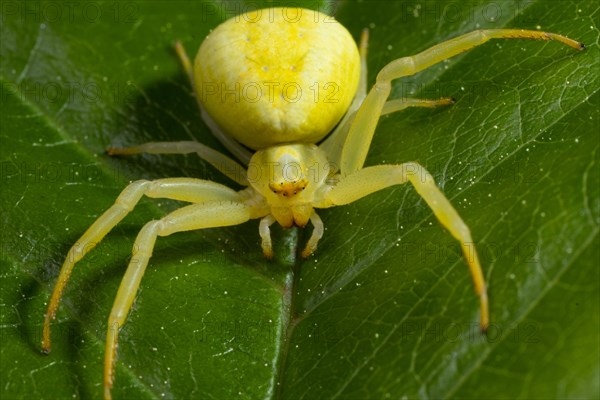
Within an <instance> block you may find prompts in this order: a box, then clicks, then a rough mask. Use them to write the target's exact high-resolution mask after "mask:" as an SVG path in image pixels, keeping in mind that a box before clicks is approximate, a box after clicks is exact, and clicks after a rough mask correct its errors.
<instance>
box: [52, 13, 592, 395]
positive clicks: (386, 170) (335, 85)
mask: <svg viewBox="0 0 600 400" xmlns="http://www.w3.org/2000/svg"><path fill="white" fill-rule="evenodd" d="M290 15H293V16H294V18H293V19H290V18H289V16H290ZM489 39H538V40H556V41H558V42H561V43H564V44H566V45H568V46H570V47H573V48H575V49H578V50H581V49H583V48H584V46H583V44H581V43H579V42H577V41H574V40H572V39H569V38H567V37H565V36H561V35H558V34H554V33H547V32H540V31H528V30H521V29H489V30H477V31H474V32H471V33H467V34H465V35H462V36H459V37H456V38H454V39H451V40H448V41H446V42H443V43H441V44H438V45H436V46H433V47H431V48H429V49H427V50H425V51H423V52H421V53H419V54H416V55H414V56H410V57H403V58H399V59H397V60H394V61H392V62H390V63H389V64H387V65H386V66H385V67H384V68H383V69H382V70H381V71H380V72H379V74H378V75H377V80H376V82H375V84H374V85H373V87H372V88H371V90H370V91H369V92H368V93H367V82H366V77H367V73H366V71H367V67H366V55H367V32H366V31H364V32H363V35H362V39H361V44H360V49H359V48H357V46H356V44H355V42H354V40H353V39H352V36H351V35H350V33H349V32H348V31H347V30H346V29H345V28H344V27H343V26H342V25H340V24H339V23H337V22H335V20H333V19H332V18H331V17H328V16H327V15H324V14H321V13H319V12H316V11H311V10H305V9H294V10H288V9H281V8H273V9H265V10H258V11H255V12H252V13H247V14H243V15H241V16H238V17H235V18H232V19H230V20H228V21H226V22H224V23H223V24H221V25H219V26H218V27H217V28H216V29H215V30H214V31H212V32H211V33H210V34H209V36H208V37H207V38H206V39H205V40H204V42H203V43H202V45H201V46H200V49H199V51H198V55H197V56H196V59H195V63H194V65H193V66H192V65H191V63H190V60H189V58H188V56H187V55H186V53H185V51H184V50H183V47H182V46H181V44H179V43H177V44H176V49H177V52H178V54H179V56H180V58H181V62H182V64H183V68H184V69H185V71H186V72H187V74H188V75H189V78H190V80H191V82H192V86H193V88H194V91H195V94H196V97H197V99H198V102H199V105H200V108H201V110H202V117H203V119H204V121H205V122H206V124H207V125H208V126H209V127H210V129H211V131H212V132H213V133H214V135H215V136H216V137H217V138H218V139H219V140H220V141H221V142H222V143H223V145H224V146H225V147H226V148H227V149H228V150H229V151H230V152H231V153H232V154H233V155H234V156H235V157H236V158H237V159H238V160H239V161H240V162H241V163H242V164H243V165H244V167H242V166H241V165H240V164H239V163H238V161H235V160H233V159H232V158H230V157H228V156H226V155H223V154H221V153H218V152H217V151H215V150H212V149H210V148H208V147H206V146H204V145H203V144H201V143H197V142H172V143H163V142H160V143H158V142H156V143H145V144H141V145H139V146H133V147H128V148H110V149H109V154H113V155H131V154H138V153H155V154H159V153H160V154H186V153H197V154H198V155H199V156H200V157H201V158H203V159H204V160H206V161H207V162H209V163H210V164H212V165H213V166H215V167H216V168H217V169H219V170H220V171H222V172H223V173H224V174H225V175H226V176H228V177H229V178H231V179H232V180H233V181H235V182H237V183H239V184H241V185H243V186H245V187H246V188H245V189H242V190H240V191H235V190H233V189H230V188H228V187H226V186H224V185H221V184H218V183H215V182H211V181H206V180H202V179H194V178H165V179H157V180H154V181H147V180H140V181H136V182H133V183H131V184H130V185H129V186H127V187H126V188H125V190H123V192H122V193H121V194H120V196H119V197H118V198H117V200H116V202H115V204H114V205H113V206H111V207H110V208H109V209H108V210H107V211H106V212H105V213H104V214H102V216H101V217H99V218H98V219H97V220H96V222H94V223H93V224H92V226H91V227H90V228H89V229H88V230H87V231H86V232H85V233H84V234H83V236H82V237H81V238H80V239H79V240H78V241H77V243H76V244H75V245H74V246H73V247H72V248H71V250H70V252H69V256H68V257H67V259H66V260H65V262H64V264H63V266H62V269H61V272H60V276H59V278H58V282H57V284H56V286H55V288H54V292H53V293H52V298H51V300H50V304H49V305H48V310H47V313H46V315H45V321H44V331H43V342H42V346H43V349H44V351H45V352H49V351H50V322H51V321H52V319H53V318H54V316H55V314H56V310H57V307H58V303H59V301H60V297H61V294H62V292H63V289H64V287H65V285H66V283H67V281H68V279H69V276H70V275H71V271H72V270H73V267H74V265H75V263H76V262H77V261H79V260H80V259H81V258H82V257H83V256H84V255H85V253H86V251H87V250H89V249H90V248H91V247H93V246H90V245H93V244H95V243H97V242H99V241H100V240H102V238H103V237H104V236H105V235H106V234H107V233H108V232H109V231H110V230H111V229H112V228H113V227H114V226H115V225H116V224H118V223H119V222H120V221H121V220H122V219H123V218H124V217H125V216H126V215H127V214H128V213H129V212H130V211H131V210H132V209H133V208H134V207H135V205H136V204H137V202H138V201H139V200H140V198H141V197H142V196H144V195H145V196H148V197H156V198H168V199H174V200H181V201H186V202H190V203H192V204H191V205H188V206H185V207H182V208H181V209H179V210H177V211H174V212H172V213H170V214H168V215H166V216H165V217H163V218H161V219H160V220H157V221H150V222H148V223H147V224H146V225H144V227H143V228H142V230H141V231H140V233H139V234H138V236H137V239H136V241H135V245H134V247H135V248H137V253H136V257H135V260H132V262H130V264H129V266H128V267H127V272H126V273H125V276H124V277H123V281H122V283H121V286H120V287H119V290H118V293H117V296H116V299H115V302H114V305H113V308H112V311H111V313H110V316H109V319H108V333H107V338H106V350H105V362H104V397H105V398H106V399H109V398H110V397H111V387H112V383H113V373H114V363H115V360H116V349H117V339H118V333H119V329H120V328H121V326H122V325H123V324H124V322H125V319H126V318H127V314H128V313H129V310H130V309H131V305H132V303H133V300H134V297H135V294H136V292H137V289H138V287H139V284H140V281H141V279H142V276H143V274H144V271H145V269H146V266H147V264H148V260H149V258H150V256H151V255H152V249H153V247H154V243H155V241H156V238H157V237H158V236H166V235H170V234H172V233H175V232H181V231H188V230H195V229H203V228H213V227H220V226H229V225H237V224H241V223H244V222H246V221H248V220H250V219H255V218H260V225H259V235H260V237H261V239H262V250H263V252H264V254H265V256H266V257H268V258H271V257H272V255H273V250H272V243H271V235H270V229H269V227H270V226H271V225H272V224H273V223H275V222H277V223H279V224H280V225H281V226H283V227H284V228H289V227H292V226H299V227H304V226H306V225H307V224H308V222H309V221H310V222H311V223H312V225H313V231H312V234H311V236H310V238H309V239H308V242H307V243H306V247H304V250H303V251H302V256H303V257H308V256H310V255H311V254H312V253H313V252H314V251H315V250H316V248H317V243H318V242H319V239H320V238H321V236H322V235H323V222H322V221H321V218H320V217H319V215H318V214H317V212H316V211H315V210H316V209H320V208H328V207H334V206H339V205H343V204H348V203H352V202H353V201H356V200H359V199H360V198H362V197H365V196H367V195H369V194H371V193H373V192H376V191H378V190H381V189H384V188H387V187H389V186H392V185H399V184H403V183H406V182H410V183H412V185H413V186H414V188H415V189H416V191H417V192H418V193H419V195H420V196H421V197H423V199H424V200H425V201H426V202H427V204H428V205H429V206H430V207H431V209H432V211H433V212H434V214H435V215H436V217H437V218H438V219H439V221H440V222H441V223H442V225H443V226H444V227H446V228H447V229H448V230H449V231H450V233H451V234H452V235H453V236H454V237H455V238H456V239H457V240H458V241H459V242H460V245H461V247H462V249H463V253H464V255H465V259H466V262H467V264H468V266H469V268H470V271H471V274H472V277H473V281H474V284H475V291H476V292H477V295H478V296H479V299H480V303H481V305H480V307H481V314H480V326H481V329H482V330H485V329H486V327H487V326H488V323H489V317H488V300H487V293H486V285H485V281H484V278H483V273H482V270H481V266H480V263H479V260H478V258H477V253H476V252H475V250H474V249H473V248H472V243H473V240H472V238H471V234H470V232H469V228H468V227H467V225H466V224H465V223H464V222H463V220H462V219H461V217H460V216H459V215H458V213H457V212H456V210H455V209H454V208H453V207H452V205H451V204H450V202H449V201H448V199H447V198H446V197H445V196H444V195H443V194H442V192H441V191H440V190H439V189H438V188H437V187H436V185H435V183H434V181H433V179H432V177H431V175H430V174H429V173H428V172H427V171H426V170H425V168H423V167H422V166H421V165H419V164H417V163H416V162H408V163H404V164H399V165H377V166H371V167H363V164H364V162H365V158H366V156H367V152H368V150H369V145H370V143H371V139H372V138H373V134H374V133H375V128H376V126H377V122H378V121H379V117H380V116H381V115H385V114H387V113H391V112H395V111H399V110H402V109H404V108H407V107H437V106H442V105H449V104H451V103H452V100H451V99H438V100H423V99H406V98H403V99H396V100H388V96H389V94H390V91H391V88H392V86H391V81H392V80H394V79H398V78H400V77H404V76H409V75H413V74H415V73H417V72H419V71H422V70H423V69H425V68H428V67H430V66H432V65H434V64H436V63H439V62H440V61H443V60H445V59H448V58H450V57H452V56H455V55H457V54H459V53H462V52H465V51H467V50H469V49H472V48H473V47H475V46H478V45H480V44H483V43H485V42H487V41H488V40H489ZM327 135H329V136H327ZM325 137H326V138H325ZM323 138H325V140H323V141H321V140H322V139H323ZM319 141H321V142H320V144H319V145H317V144H316V143H319ZM248 148H249V149H252V150H254V152H251V151H249V150H248Z"/></svg>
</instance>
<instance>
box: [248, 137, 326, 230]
mask: <svg viewBox="0 0 600 400" xmlns="http://www.w3.org/2000/svg"><path fill="white" fill-rule="evenodd" d="M329 172H330V170H329V163H328V162H327V155H326V154H325V152H324V151H323V150H321V149H319V148H318V147H317V146H315V145H314V144H292V145H283V146H273V147H268V148H266V149H264V150H258V151H257V152H256V153H254V155H253V156H252V158H251V159H250V163H249V164H248V173H247V178H248V181H249V182H250V186H251V187H252V188H253V189H254V190H256V192H258V194H259V195H260V196H262V197H263V198H264V199H265V201H266V203H267V204H269V206H270V210H271V215H272V216H273V218H275V220H276V221H277V222H278V223H279V224H280V225H281V226H283V227H284V228H290V227H292V226H294V225H296V226H300V227H304V226H305V225H306V224H307V223H308V220H309V219H310V216H311V214H312V212H313V207H314V206H315V205H316V204H319V203H320V202H321V201H322V199H323V197H324V189H325V188H326V185H325V180H326V179H327V177H328V176H329ZM251 174H252V175H251Z"/></svg>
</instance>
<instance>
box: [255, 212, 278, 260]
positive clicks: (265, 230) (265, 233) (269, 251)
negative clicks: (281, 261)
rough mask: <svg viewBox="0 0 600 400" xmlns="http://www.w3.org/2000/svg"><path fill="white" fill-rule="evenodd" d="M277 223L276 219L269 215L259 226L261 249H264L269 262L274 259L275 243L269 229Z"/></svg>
mask: <svg viewBox="0 0 600 400" xmlns="http://www.w3.org/2000/svg"><path fill="white" fill-rule="evenodd" d="M274 222H275V217H273V215H271V214H269V215H267V216H266V217H263V219H261V220H260V224H259V226H258V233H259V235H260V238H261V244H260V245H261V247H262V249H263V254H264V255H265V257H266V258H268V259H269V260H270V259H271V258H273V242H272V240H271V229H269V227H270V226H271V225H273V223H274Z"/></svg>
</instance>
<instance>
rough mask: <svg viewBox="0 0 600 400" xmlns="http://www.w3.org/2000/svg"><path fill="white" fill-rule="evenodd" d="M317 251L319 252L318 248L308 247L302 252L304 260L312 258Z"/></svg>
mask: <svg viewBox="0 0 600 400" xmlns="http://www.w3.org/2000/svg"><path fill="white" fill-rule="evenodd" d="M315 250H317V247H316V246H314V247H312V246H306V247H305V248H304V250H302V253H301V256H302V258H308V257H310V256H311V255H312V254H313V253H314V252H315Z"/></svg>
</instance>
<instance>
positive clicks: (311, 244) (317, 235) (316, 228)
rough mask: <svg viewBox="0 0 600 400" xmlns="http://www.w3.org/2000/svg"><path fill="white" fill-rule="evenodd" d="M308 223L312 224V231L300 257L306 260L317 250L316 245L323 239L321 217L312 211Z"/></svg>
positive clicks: (323, 228) (323, 229)
mask: <svg viewBox="0 0 600 400" xmlns="http://www.w3.org/2000/svg"><path fill="white" fill-rule="evenodd" d="M310 222H311V223H312V224H313V231H312V234H311V235H310V238H309V239H308V242H306V247H305V248H304V250H302V257H304V258H306V257H308V256H310V255H311V254H312V253H314V251H315V250H316V249H317V243H319V240H321V238H322V237H323V232H324V231H325V227H324V226H323V221H322V220H321V217H319V215H318V214H317V213H316V212H315V210H313V212H312V214H310Z"/></svg>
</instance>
